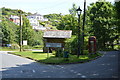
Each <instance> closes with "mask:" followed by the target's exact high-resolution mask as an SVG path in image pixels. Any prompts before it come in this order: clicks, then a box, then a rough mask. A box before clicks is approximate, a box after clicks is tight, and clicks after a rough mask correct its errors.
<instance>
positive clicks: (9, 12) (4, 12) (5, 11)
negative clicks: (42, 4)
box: [2, 7, 29, 16]
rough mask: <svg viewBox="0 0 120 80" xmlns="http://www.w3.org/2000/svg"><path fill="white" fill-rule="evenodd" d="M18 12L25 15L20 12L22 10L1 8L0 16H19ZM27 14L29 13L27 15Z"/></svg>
mask: <svg viewBox="0 0 120 80" xmlns="http://www.w3.org/2000/svg"><path fill="white" fill-rule="evenodd" d="M19 11H20V12H21V13H22V14H27V13H26V12H24V11H22V10H18V9H10V8H5V7H3V8H2V15H7V16H10V15H19ZM28 14H29V13H28Z"/></svg>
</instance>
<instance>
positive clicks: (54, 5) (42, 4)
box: [0, 0, 114, 15]
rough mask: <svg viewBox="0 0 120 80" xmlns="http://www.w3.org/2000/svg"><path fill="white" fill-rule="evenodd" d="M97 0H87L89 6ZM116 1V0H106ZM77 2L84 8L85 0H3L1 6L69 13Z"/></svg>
mask: <svg viewBox="0 0 120 80" xmlns="http://www.w3.org/2000/svg"><path fill="white" fill-rule="evenodd" d="M96 1H97V0H86V4H87V6H88V5H89V4H90V3H93V2H96ZM106 1H109V2H112V3H114V0H106ZM73 3H75V4H76V5H77V6H80V7H81V9H82V10H83V7H84V0H1V1H0V8H2V7H6V8H11V9H21V10H23V11H25V12H31V13H36V12H37V13H39V14H41V15H46V14H52V13H58V14H59V13H62V14H69V9H70V8H72V4H73Z"/></svg>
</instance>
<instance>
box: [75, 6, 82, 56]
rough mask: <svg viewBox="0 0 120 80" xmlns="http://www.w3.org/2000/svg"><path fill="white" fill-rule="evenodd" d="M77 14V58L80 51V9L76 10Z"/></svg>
mask: <svg viewBox="0 0 120 80" xmlns="http://www.w3.org/2000/svg"><path fill="white" fill-rule="evenodd" d="M76 11H77V14H78V52H77V57H79V55H80V53H81V52H80V49H81V44H80V15H81V12H82V10H81V9H80V7H79V8H78V9H77V10H76Z"/></svg>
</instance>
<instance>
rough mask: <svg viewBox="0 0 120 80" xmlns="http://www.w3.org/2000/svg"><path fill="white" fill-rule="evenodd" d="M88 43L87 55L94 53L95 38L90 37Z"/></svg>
mask: <svg viewBox="0 0 120 80" xmlns="http://www.w3.org/2000/svg"><path fill="white" fill-rule="evenodd" d="M88 42H89V53H96V37H95V36H90V37H89V41H88Z"/></svg>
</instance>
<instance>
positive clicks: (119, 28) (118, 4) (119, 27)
mask: <svg viewBox="0 0 120 80" xmlns="http://www.w3.org/2000/svg"><path fill="white" fill-rule="evenodd" d="M119 7H120V1H119V2H115V11H116V13H115V18H116V26H117V33H118V34H117V35H116V37H115V38H116V39H117V44H119V35H120V14H119V12H120V8H119Z"/></svg>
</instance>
